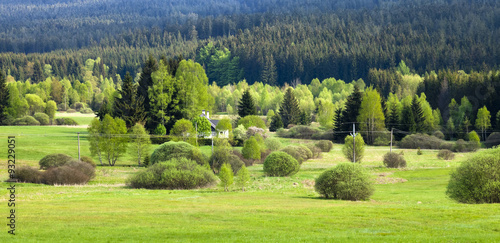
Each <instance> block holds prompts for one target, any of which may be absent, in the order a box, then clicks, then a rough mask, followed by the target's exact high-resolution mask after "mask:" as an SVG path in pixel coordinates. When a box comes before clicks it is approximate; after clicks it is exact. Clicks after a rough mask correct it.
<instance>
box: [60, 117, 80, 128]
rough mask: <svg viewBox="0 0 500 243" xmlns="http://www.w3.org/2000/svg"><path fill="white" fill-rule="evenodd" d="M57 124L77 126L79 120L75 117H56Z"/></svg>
mask: <svg viewBox="0 0 500 243" xmlns="http://www.w3.org/2000/svg"><path fill="white" fill-rule="evenodd" d="M56 124H57V125H60V126H77V125H78V122H76V121H75V120H73V118H69V117H63V118H56Z"/></svg>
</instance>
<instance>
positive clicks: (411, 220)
mask: <svg viewBox="0 0 500 243" xmlns="http://www.w3.org/2000/svg"><path fill="white" fill-rule="evenodd" d="M0 129H1V130H0V136H1V137H3V138H2V139H0V161H1V163H2V165H4V166H2V167H1V168H2V169H1V170H0V180H1V181H2V182H1V183H0V184H1V187H2V188H4V189H3V190H4V191H3V193H1V194H0V195H1V197H0V201H1V204H2V207H1V209H2V210H0V218H3V221H2V220H0V222H1V223H2V225H3V226H2V227H1V228H2V229H3V231H4V232H2V233H0V242H6V241H7V240H8V241H19V242H27V241H28V242H31V241H41V242H44V241H45V242H48V241H50V242H57V241H63V242H67V241H99V242H100V241H110V242H116V241H153V242H154V241H190V242H199V241H202V242H214V241H239V242H255V241H259V242H291V241H293V242H295V241H304V242H305V241H307V242H309V241H313V242H325V241H328V242H332V241H335V242H343V241H351V242H352V241H355V242H368V241H370V242H372V241H376V242H389V241H390V242H392V241H396V242H483V241H484V242H498V241H500V206H499V205H498V204H478V205H469V204H461V203H457V202H455V201H452V200H450V199H449V198H447V196H446V194H445V191H446V186H447V183H448V180H449V175H450V172H451V171H452V170H453V169H454V168H456V167H457V166H458V165H459V164H460V162H461V161H463V160H465V159H467V157H469V156H470V155H471V154H468V153H463V154H457V155H456V156H455V159H454V160H451V161H443V160H438V159H437V158H436V154H437V151H435V150H422V151H423V154H422V155H417V151H416V150H406V149H405V150H400V149H397V148H394V150H395V151H396V152H403V153H404V156H405V159H406V160H407V163H408V168H406V169H387V168H385V167H383V164H382V156H383V155H384V154H385V153H386V152H388V151H389V147H367V149H366V151H365V158H364V159H363V161H362V165H363V166H365V167H366V168H368V169H369V170H370V172H371V173H372V175H373V180H374V182H375V183H376V185H375V188H376V191H375V193H374V194H373V196H372V197H371V199H370V200H368V201H340V200H325V199H322V198H320V197H319V195H318V194H317V193H316V192H315V191H314V179H315V178H317V177H318V175H319V174H320V173H322V172H323V171H324V170H325V169H327V168H330V167H332V166H334V165H336V164H338V163H341V162H346V159H345V158H344V157H343V156H342V154H341V145H339V144H335V146H334V148H333V149H332V151H330V152H329V153H323V154H322V156H321V158H318V159H312V160H308V161H306V162H304V163H303V164H302V167H301V171H300V172H299V173H298V174H296V175H295V176H292V177H286V178H278V177H266V176H264V174H263V171H262V165H261V164H256V165H254V166H252V167H249V170H250V173H251V184H250V186H249V187H247V188H246V190H245V191H242V190H241V189H240V188H236V187H235V186H233V187H232V188H231V190H230V192H224V190H223V189H222V188H220V187H213V188H206V189H198V190H189V191H181V190H174V191H172V190H144V189H132V188H129V187H127V186H126V180H127V178H128V177H129V176H130V175H132V174H134V173H136V172H137V171H140V170H143V169H144V168H142V167H138V166H137V165H136V163H135V162H134V161H132V160H131V158H130V157H129V156H128V155H126V156H124V157H122V158H121V159H120V160H119V161H118V162H117V164H116V166H114V167H110V166H98V167H97V171H96V174H97V175H96V177H95V178H94V179H93V180H92V181H90V182H89V184H88V185H82V186H47V185H37V184H22V183H17V184H16V235H15V236H12V235H9V234H8V233H7V230H8V226H6V224H7V219H6V217H8V216H9V215H8V212H9V211H8V210H9V208H8V207H7V200H8V196H9V195H8V191H7V190H6V188H7V187H9V186H10V183H5V182H3V181H5V180H6V179H7V177H8V174H7V166H6V165H7V159H6V158H7V139H6V138H7V136H8V135H15V136H16V159H17V164H16V165H17V166H23V165H29V166H37V165H38V160H40V159H41V158H42V157H43V156H45V155H47V154H51V153H66V154H68V155H71V156H73V157H77V156H78V147H77V145H78V140H77V133H78V132H80V135H81V141H80V146H81V147H80V148H81V153H82V155H87V156H89V155H90V152H89V144H88V142H87V140H86V129H85V128H84V127H41V126H39V127H0ZM283 142H284V143H304V142H310V141H304V140H293V139H283ZM153 148H154V147H153ZM202 151H203V152H204V153H206V154H207V155H209V154H210V151H211V150H210V147H208V146H205V147H202ZM94 160H95V161H96V162H97V163H98V161H97V159H96V158H94Z"/></svg>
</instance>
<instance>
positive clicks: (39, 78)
mask: <svg viewBox="0 0 500 243" xmlns="http://www.w3.org/2000/svg"><path fill="white" fill-rule="evenodd" d="M32 79H33V80H32V81H33V83H35V84H37V83H40V82H43V80H44V79H45V77H44V74H43V69H42V65H41V64H40V63H39V62H35V65H34V66H33V76H32Z"/></svg>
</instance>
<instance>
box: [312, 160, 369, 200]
mask: <svg viewBox="0 0 500 243" xmlns="http://www.w3.org/2000/svg"><path fill="white" fill-rule="evenodd" d="M314 188H315V189H316V192H318V193H319V194H320V195H321V196H322V197H325V198H332V199H341V200H352V201H357V200H367V199H369V198H370V196H371V195H372V194H373V192H374V191H375V189H374V187H373V182H372V181H371V180H370V174H369V173H368V172H367V171H366V170H365V169H364V168H363V167H362V166H361V165H359V164H355V163H341V164H338V165H337V166H335V167H333V168H331V169H329V170H327V171H325V172H323V173H322V174H321V175H320V176H319V177H318V178H317V179H316V184H315V186H314Z"/></svg>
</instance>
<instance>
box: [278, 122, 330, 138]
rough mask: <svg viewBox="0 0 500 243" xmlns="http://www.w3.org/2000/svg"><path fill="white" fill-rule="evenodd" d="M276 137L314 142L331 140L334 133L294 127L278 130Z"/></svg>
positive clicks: (306, 127) (301, 126)
mask: <svg viewBox="0 0 500 243" xmlns="http://www.w3.org/2000/svg"><path fill="white" fill-rule="evenodd" d="M276 135H277V136H278V137H282V138H297V139H314V140H331V139H332V138H333V132H332V131H331V130H327V131H323V130H321V129H319V128H314V127H311V126H303V125H299V126H294V127H292V128H290V129H288V130H286V129H278V130H277V131H276Z"/></svg>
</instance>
